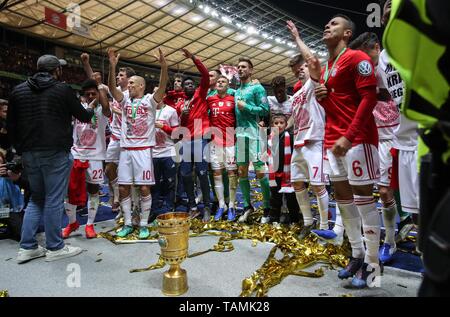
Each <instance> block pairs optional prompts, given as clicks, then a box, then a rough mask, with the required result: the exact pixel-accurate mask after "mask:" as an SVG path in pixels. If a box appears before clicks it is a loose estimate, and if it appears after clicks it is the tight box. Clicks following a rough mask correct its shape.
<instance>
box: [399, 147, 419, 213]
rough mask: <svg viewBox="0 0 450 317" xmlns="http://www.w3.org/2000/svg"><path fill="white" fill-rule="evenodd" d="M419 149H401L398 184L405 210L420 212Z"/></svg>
mask: <svg viewBox="0 0 450 317" xmlns="http://www.w3.org/2000/svg"><path fill="white" fill-rule="evenodd" d="M417 160H418V153H417V151H403V150H400V151H399V157H398V165H399V166H398V185H399V187H400V201H401V202H402V210H403V211H405V212H411V213H415V214H418V213H419V172H418V170H417Z"/></svg>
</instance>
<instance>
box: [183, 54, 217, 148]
mask: <svg viewBox="0 0 450 317" xmlns="http://www.w3.org/2000/svg"><path fill="white" fill-rule="evenodd" d="M194 63H195V66H197V69H198V71H199V72H200V75H201V80H200V87H198V88H197V89H196V90H195V93H194V96H192V98H191V99H190V100H188V99H187V98H186V100H184V101H180V102H178V103H177V105H176V110H177V112H178V115H179V116H180V121H181V124H180V126H181V127H186V128H188V129H189V131H190V133H191V139H194V138H196V139H197V138H202V137H203V133H204V132H205V131H206V130H207V129H208V128H209V117H208V105H207V103H206V96H207V95H208V90H209V72H208V69H207V68H206V67H205V65H203V63H202V62H201V61H200V60H199V59H198V58H196V59H195V60H194ZM184 109H185V110H186V112H187V113H185V112H184ZM185 137H186V136H185Z"/></svg>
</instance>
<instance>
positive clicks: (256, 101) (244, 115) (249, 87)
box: [234, 83, 270, 140]
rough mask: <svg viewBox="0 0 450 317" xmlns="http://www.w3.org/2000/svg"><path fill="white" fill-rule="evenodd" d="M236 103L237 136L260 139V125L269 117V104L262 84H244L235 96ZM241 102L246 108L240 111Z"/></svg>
mask: <svg viewBox="0 0 450 317" xmlns="http://www.w3.org/2000/svg"><path fill="white" fill-rule="evenodd" d="M234 97H235V102H236V127H237V128H236V136H237V137H247V138H249V139H252V140H257V139H259V126H258V123H259V122H260V121H262V120H264V118H266V117H268V116H269V111H270V108H269V102H268V100H267V94H266V90H265V89H264V87H263V86H262V85H260V84H256V85H255V84H251V83H248V84H242V85H241V87H239V88H238V89H237V90H236V93H235V95H234ZM239 100H243V101H244V102H245V104H246V105H245V108H244V109H243V110H239V108H238V106H237V104H238V102H239Z"/></svg>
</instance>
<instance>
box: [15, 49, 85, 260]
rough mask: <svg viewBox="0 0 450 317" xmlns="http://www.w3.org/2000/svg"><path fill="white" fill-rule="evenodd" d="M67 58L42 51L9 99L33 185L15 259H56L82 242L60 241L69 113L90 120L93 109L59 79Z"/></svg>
mask: <svg viewBox="0 0 450 317" xmlns="http://www.w3.org/2000/svg"><path fill="white" fill-rule="evenodd" d="M66 64H67V63H66V61H64V60H60V59H58V58H57V57H56V56H53V55H43V56H41V57H40V58H39V59H38V62H37V69H38V72H37V73H36V74H35V75H34V76H33V77H31V78H29V79H28V80H27V81H26V82H25V83H22V84H20V85H18V86H16V87H15V88H14V89H13V91H12V93H11V97H10V100H9V108H8V117H7V130H8V135H9V136H10V138H11V142H12V143H13V145H14V147H15V148H16V150H17V152H18V153H19V154H22V161H23V166H24V169H25V172H26V174H27V175H28V180H29V183H30V191H31V200H30V202H29V205H28V207H27V209H26V212H25V218H24V221H23V226H22V238H21V241H20V249H19V253H18V256H17V262H18V263H24V262H27V261H30V260H32V259H35V258H39V257H43V256H45V257H46V261H54V260H59V259H62V258H66V257H70V256H74V255H77V254H79V253H81V248H78V247H71V246H67V245H65V244H64V241H63V239H62V236H61V217H62V213H63V212H64V196H65V194H66V192H67V186H68V179H69V174H70V170H71V167H72V162H73V158H72V155H71V154H70V148H71V146H72V143H73V140H72V116H73V117H75V118H77V119H78V120H80V121H82V122H89V121H90V120H91V118H92V116H93V110H92V109H87V110H85V109H84V107H83V106H82V105H81V103H80V101H79V100H78V99H77V97H76V94H75V92H74V91H73V90H72V88H70V86H69V85H67V84H65V83H62V82H61V81H60V80H61V76H62V66H64V65H66ZM41 217H44V226H45V236H46V249H47V250H46V249H44V248H42V247H41V246H39V245H38V243H37V241H36V233H37V230H38V227H39V223H40V220H41Z"/></svg>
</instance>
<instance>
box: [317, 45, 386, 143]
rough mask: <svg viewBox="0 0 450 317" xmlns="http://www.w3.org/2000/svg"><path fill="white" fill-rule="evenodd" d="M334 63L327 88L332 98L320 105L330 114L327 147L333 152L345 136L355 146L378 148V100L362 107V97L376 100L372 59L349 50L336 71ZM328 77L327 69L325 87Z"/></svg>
mask: <svg viewBox="0 0 450 317" xmlns="http://www.w3.org/2000/svg"><path fill="white" fill-rule="evenodd" d="M334 62H335V61H334V60H333V61H328V69H329V78H328V81H327V82H326V84H325V85H326V87H327V88H328V97H327V98H325V99H322V101H320V104H321V105H322V106H323V107H324V109H325V114H326V126H325V147H326V148H327V149H330V148H332V147H333V145H334V144H335V143H336V141H337V140H338V139H339V138H341V137H342V136H345V137H346V138H347V139H349V141H350V142H352V144H353V146H355V145H357V144H363V143H367V144H373V145H375V146H378V132H377V126H376V124H375V120H374V117H373V113H372V112H373V109H374V107H375V105H376V100H375V102H374V104H373V105H372V104H370V105H368V104H364V105H363V106H360V103H361V100H362V99H363V98H362V96H361V93H363V92H364V93H367V92H369V93H370V94H372V93H374V94H375V96H376V87H377V79H376V77H375V73H374V66H373V64H372V61H371V59H370V58H369V56H368V55H367V54H366V53H364V52H362V51H356V50H352V49H349V48H347V50H346V51H345V52H344V53H343V54H342V55H341V57H340V58H339V60H338V61H337V62H336V65H335V66H334V68H333V64H334ZM332 68H333V69H332ZM324 77H325V69H323V70H322V76H321V83H324ZM372 89H373V91H372ZM369 108H371V109H369Z"/></svg>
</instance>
